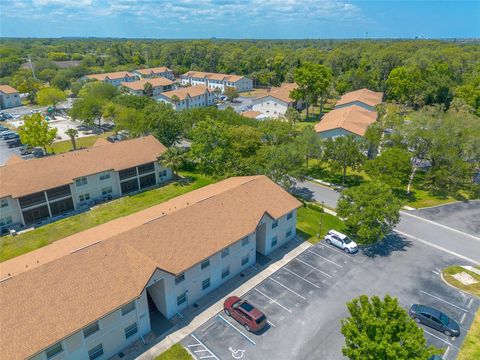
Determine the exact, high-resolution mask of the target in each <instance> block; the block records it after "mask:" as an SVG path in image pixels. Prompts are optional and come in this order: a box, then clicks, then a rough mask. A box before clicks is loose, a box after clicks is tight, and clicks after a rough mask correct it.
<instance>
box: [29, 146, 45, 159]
mask: <svg viewBox="0 0 480 360" xmlns="http://www.w3.org/2000/svg"><path fill="white" fill-rule="evenodd" d="M32 154H33V156H35V157H37V158H39V157H43V156H45V152H44V151H43V149H40V148H35V149H33V151H32Z"/></svg>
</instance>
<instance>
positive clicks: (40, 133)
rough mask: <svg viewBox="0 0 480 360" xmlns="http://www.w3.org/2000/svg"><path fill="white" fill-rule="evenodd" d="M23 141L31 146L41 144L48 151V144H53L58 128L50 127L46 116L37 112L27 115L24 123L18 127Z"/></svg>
mask: <svg viewBox="0 0 480 360" xmlns="http://www.w3.org/2000/svg"><path fill="white" fill-rule="evenodd" d="M18 134H19V135H20V139H21V140H22V143H24V144H28V145H30V146H40V147H42V148H43V150H44V151H45V154H46V153H47V146H51V145H52V144H53V141H54V140H55V137H56V136H57V129H56V128H50V127H49V126H48V122H47V121H46V120H45V118H44V117H43V116H42V115H41V114H39V113H35V114H33V115H25V116H24V123H23V125H22V126H20V127H19V128H18Z"/></svg>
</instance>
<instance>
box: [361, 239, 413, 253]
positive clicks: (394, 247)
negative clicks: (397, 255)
mask: <svg viewBox="0 0 480 360" xmlns="http://www.w3.org/2000/svg"><path fill="white" fill-rule="evenodd" d="M411 246H412V241H410V240H407V239H406V238H405V237H403V236H401V235H398V234H396V233H391V234H390V235H388V236H387V237H385V239H383V240H382V241H380V242H378V243H376V244H374V245H370V246H368V247H364V248H362V253H363V254H364V255H366V256H368V257H370V258H376V257H386V256H390V255H391V254H392V253H394V252H398V251H401V252H405V251H407V249H408V248H410V247H411Z"/></svg>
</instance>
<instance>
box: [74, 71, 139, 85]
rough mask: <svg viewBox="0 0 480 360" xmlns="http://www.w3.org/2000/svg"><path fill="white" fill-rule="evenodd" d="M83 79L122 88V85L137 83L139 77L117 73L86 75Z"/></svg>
mask: <svg viewBox="0 0 480 360" xmlns="http://www.w3.org/2000/svg"><path fill="white" fill-rule="evenodd" d="M83 79H84V80H86V79H90V80H98V81H103V82H104V83H107V84H111V85H113V86H121V85H122V83H126V82H133V81H137V80H138V79H139V77H138V76H137V75H136V74H134V73H131V72H128V71H117V72H111V73H104V74H90V75H85V76H84V77H83Z"/></svg>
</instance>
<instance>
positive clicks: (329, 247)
mask: <svg viewBox="0 0 480 360" xmlns="http://www.w3.org/2000/svg"><path fill="white" fill-rule="evenodd" d="M318 245H319V246H322V247H323V248H325V249H327V250H331V251H334V252H336V253H337V254H340V255H342V256H345V257H347V258H349V259H350V260H352V261H354V262H357V263H358V262H360V261H358V260H357V259H354V257H353V256H352V255H347V254H345V252H343V251H340V250H338V249H336V248H334V247H333V245H326V244H323V243H319V244H318Z"/></svg>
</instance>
